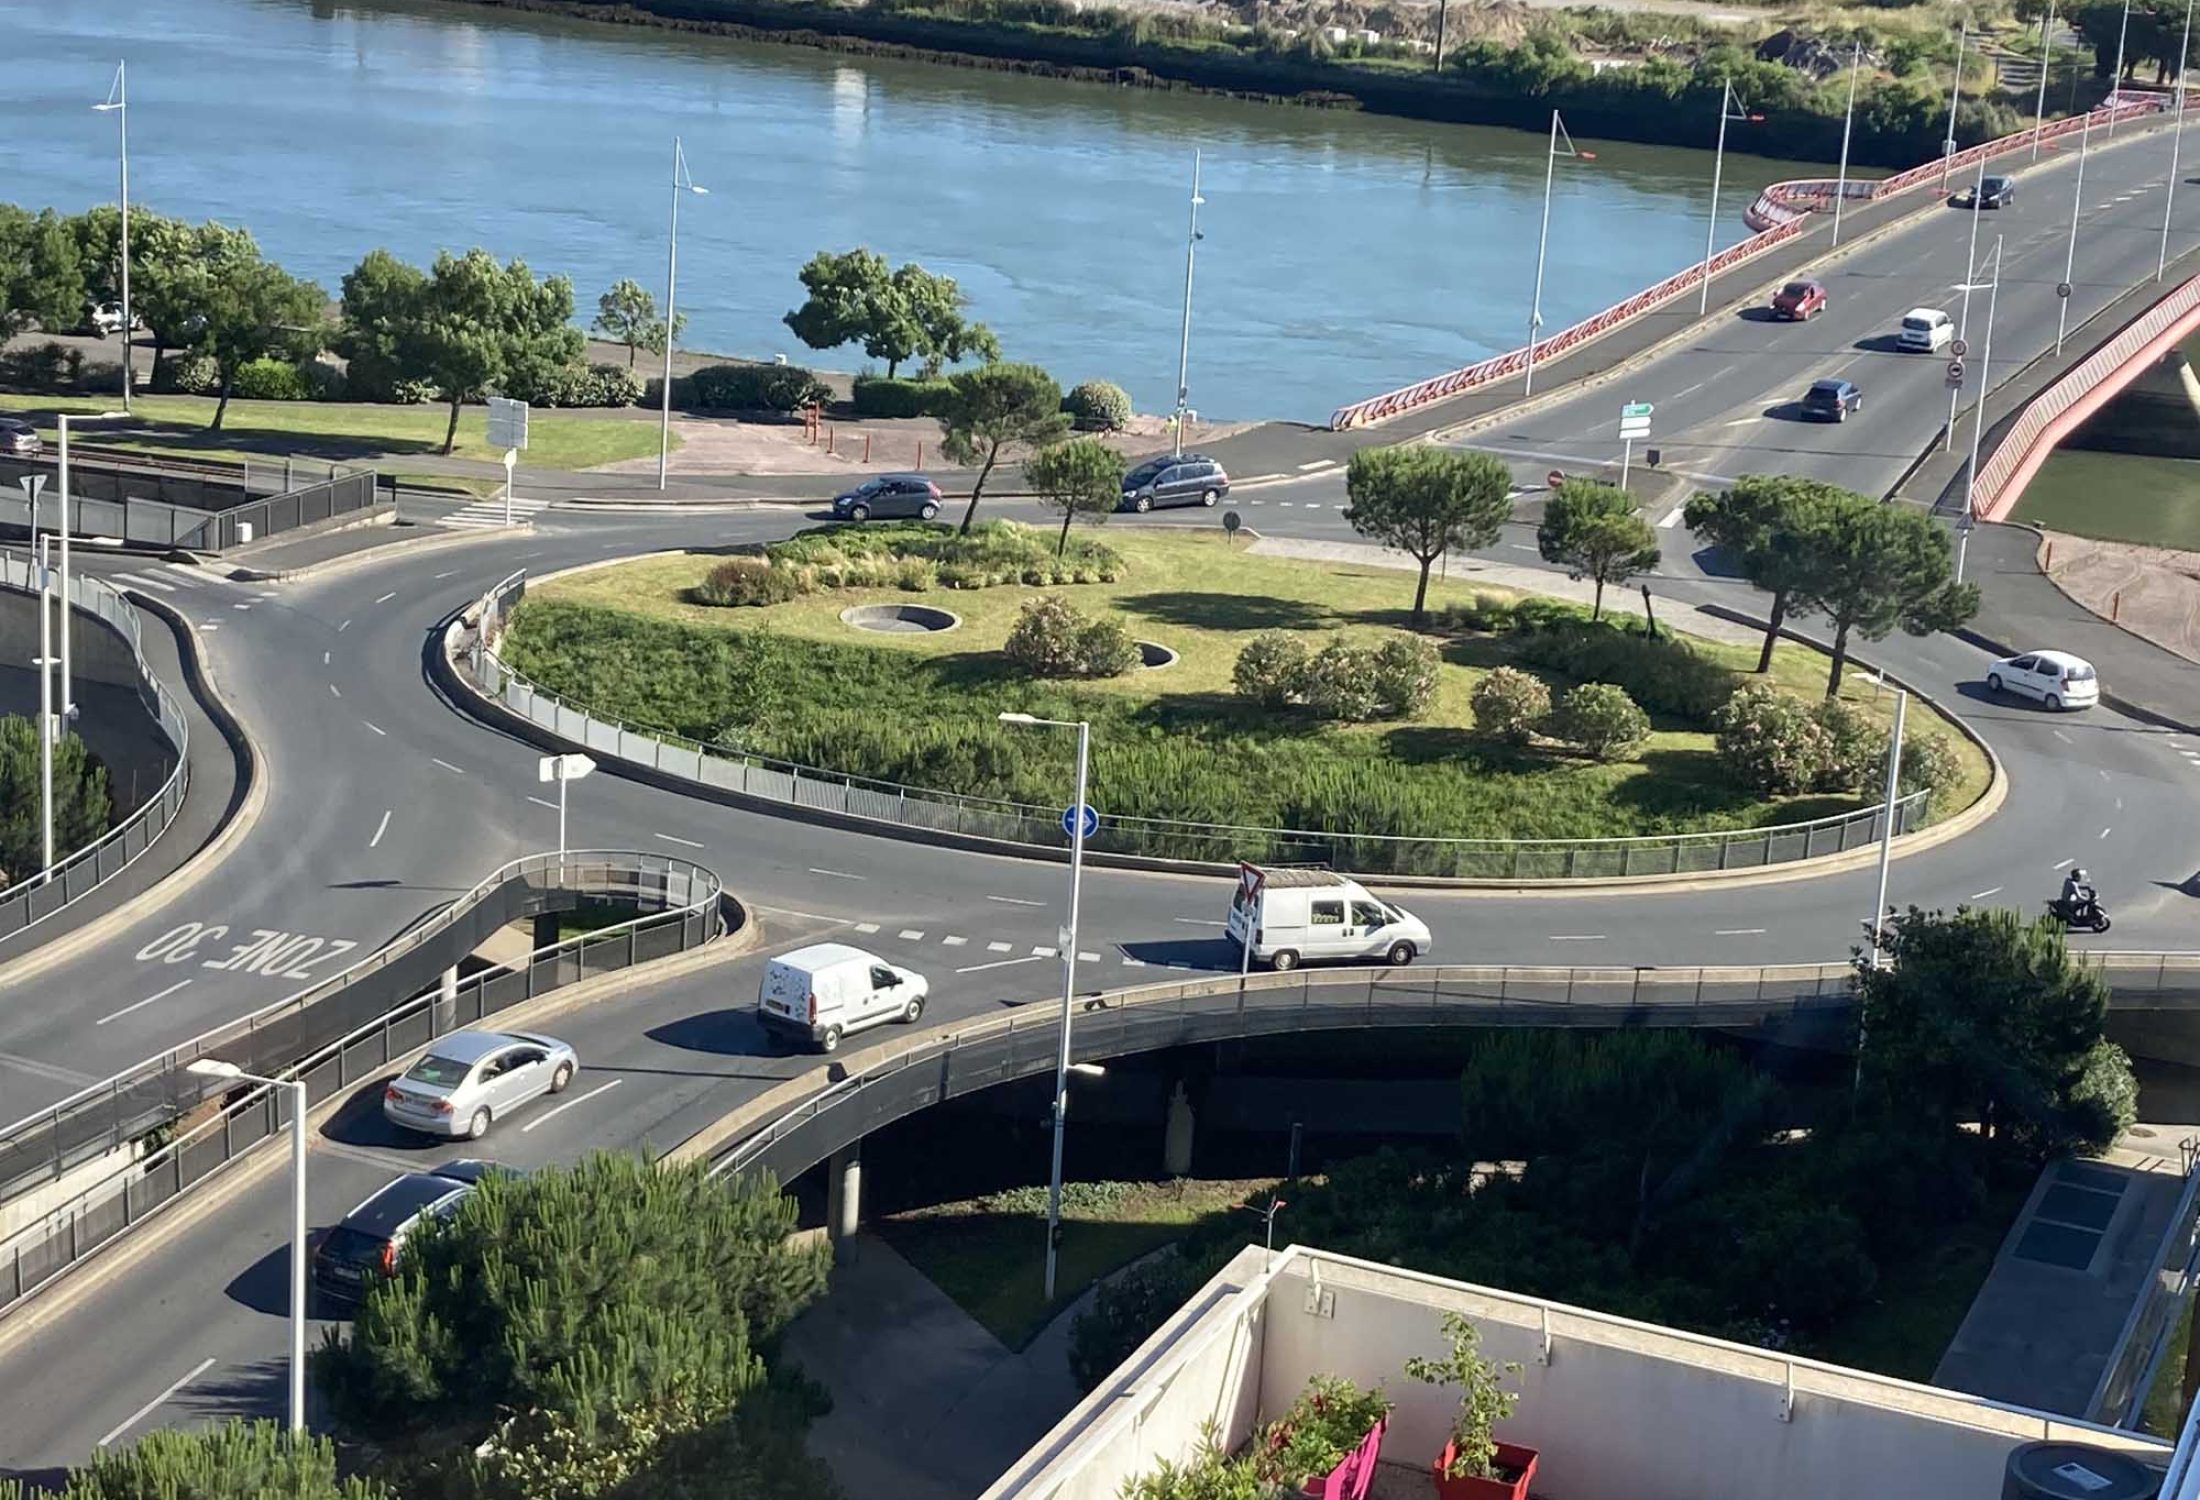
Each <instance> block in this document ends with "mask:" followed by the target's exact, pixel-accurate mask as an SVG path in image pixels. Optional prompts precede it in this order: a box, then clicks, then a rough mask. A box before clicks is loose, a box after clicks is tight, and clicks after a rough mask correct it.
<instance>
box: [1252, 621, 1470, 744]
mask: <svg viewBox="0 0 2200 1500" xmlns="http://www.w3.org/2000/svg"><path fill="white" fill-rule="evenodd" d="M1437 665H1438V658H1437V654H1436V647H1435V646H1434V645H1432V644H1431V643H1430V642H1428V641H1426V640H1423V639H1422V638H1421V637H1419V636H1411V635H1394V636H1391V637H1389V638H1388V639H1387V640H1384V641H1383V642H1382V643H1381V644H1379V645H1375V646H1354V645H1351V644H1349V643H1348V642H1345V641H1341V640H1338V641H1331V642H1330V643H1329V644H1328V645H1326V646H1324V647H1322V649H1321V650H1319V651H1313V650H1310V649H1309V647H1308V646H1307V645H1306V643H1305V642H1304V641H1303V640H1302V639H1301V638H1300V637H1299V636H1297V635H1295V634H1293V633H1291V632H1290V631H1284V630H1266V631H1262V632H1261V633H1260V634H1259V635H1256V636H1254V637H1253V638H1252V639H1251V640H1250V641H1247V642H1246V643H1245V646H1244V647H1243V649H1241V650H1240V651H1239V652H1238V658H1237V661H1236V663H1235V664H1234V665H1233V666H1232V667H1231V669H1230V680H1231V682H1232V683H1233V684H1234V685H1235V687H1236V688H1237V691H1238V693H1239V695H1240V696H1242V697H1245V698H1250V699H1251V700H1252V701H1253V702H1255V703H1258V704H1259V705H1260V706H1261V707H1263V708H1269V709H1277V708H1287V707H1290V706H1291V705H1293V704H1298V705H1301V706H1303V707H1304V708H1305V709H1306V710H1307V711H1308V712H1309V713H1311V714H1312V715H1313V716H1314V717H1315V718H1317V719H1331V720H1339V721H1343V722H1346V723H1364V722H1366V721H1367V720H1370V719H1410V718H1412V717H1413V716H1414V715H1415V714H1418V713H1420V712H1421V710H1422V709H1424V708H1426V707H1428V703H1429V699H1430V698H1432V697H1434V696H1435V693H1436V669H1437Z"/></svg>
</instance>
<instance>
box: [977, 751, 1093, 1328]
mask: <svg viewBox="0 0 2200 1500" xmlns="http://www.w3.org/2000/svg"><path fill="white" fill-rule="evenodd" d="M999 717H1000V722H1002V723H1003V724H1023V725H1029V726H1036V727H1040V728H1046V729H1074V730H1076V731H1077V800H1076V801H1074V802H1072V803H1071V804H1070V810H1071V813H1072V816H1071V817H1070V818H1069V820H1068V821H1069V825H1070V830H1069V923H1068V925H1067V926H1066V927H1064V928H1063V929H1062V931H1063V947H1062V1029H1061V1034H1060V1037H1059V1040H1058V1041H1057V1044H1056V1047H1055V1054H1054V1164H1053V1166H1052V1168H1051V1169H1050V1170H1049V1173H1048V1177H1047V1263H1046V1299H1047V1301H1049V1302H1052V1301H1053V1300H1054V1262H1055V1256H1056V1253H1057V1251H1058V1249H1059V1246H1058V1243H1057V1242H1058V1241H1059V1240H1060V1239H1061V1237H1062V1133H1063V1127H1064V1124H1065V1122H1066V1120H1067V1118H1068V1114H1069V1075H1070V1061H1069V1029H1070V1014H1071V1012H1070V1007H1071V1004H1072V997H1073V996H1074V995H1075V994H1076V990H1077V905H1078V896H1079V894H1080V891H1081V888H1082V886H1083V884H1084V877H1085V775H1086V770H1087V767H1088V765H1089V763H1090V758H1091V750H1092V725H1091V724H1089V723H1087V722H1086V721H1084V720H1082V719H1079V720H1076V721H1074V722H1072V721H1070V720H1067V719H1041V718H1035V717H1033V716H1032V715H1030V714H1016V713H1006V714H1002V715H1000V716H999Z"/></svg>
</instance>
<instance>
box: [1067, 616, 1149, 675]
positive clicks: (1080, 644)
mask: <svg viewBox="0 0 2200 1500" xmlns="http://www.w3.org/2000/svg"><path fill="white" fill-rule="evenodd" d="M1138 661H1139V657H1138V642H1136V641H1134V640H1132V639H1131V633H1130V632H1129V631H1128V630H1125V629H1124V628H1123V626H1122V623H1121V622H1120V621H1118V620H1112V619H1099V620H1093V621H1091V622H1089V623H1088V624H1087V625H1086V626H1085V628H1084V629H1082V630H1080V631H1079V632H1077V675H1078V676H1080V677H1120V676H1122V675H1123V674H1124V673H1125V672H1128V671H1129V670H1130V669H1131V668H1133V667H1135V666H1137V665H1138Z"/></svg>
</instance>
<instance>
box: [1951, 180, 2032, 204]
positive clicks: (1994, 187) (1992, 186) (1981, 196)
mask: <svg viewBox="0 0 2200 1500" xmlns="http://www.w3.org/2000/svg"><path fill="white" fill-rule="evenodd" d="M2016 198H2017V179H2016V178H2014V177H1989V178H1987V179H1986V180H1985V181H1984V182H1981V183H1980V184H1979V185H1978V186H1976V187H1967V188H1965V189H1964V190H1963V191H1962V192H1960V193H1958V194H1956V195H1955V197H1953V198H1951V199H1950V200H1949V202H1951V203H1952V204H1954V205H1955V206H1956V207H1957V208H2007V207H2008V206H2009V205H2010V204H2012V203H2014V202H2015V201H2016Z"/></svg>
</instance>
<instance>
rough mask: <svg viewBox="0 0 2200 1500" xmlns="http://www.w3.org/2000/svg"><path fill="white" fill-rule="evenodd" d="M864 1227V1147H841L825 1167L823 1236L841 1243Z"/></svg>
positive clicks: (859, 1144) (858, 1145)
mask: <svg viewBox="0 0 2200 1500" xmlns="http://www.w3.org/2000/svg"><path fill="white" fill-rule="evenodd" d="M862 1224H863V1143H862V1142H860V1141H858V1142H857V1143H856V1144H854V1145H852V1146H843V1147H841V1148H840V1149H839V1150H838V1151H835V1152H834V1153H833V1154H832V1155H831V1157H829V1158H828V1159H827V1160H826V1163H825V1234H826V1236H827V1238H829V1239H835V1240H844V1239H847V1238H848V1237H849V1236H850V1235H852V1234H854V1233H855V1232H856V1231H857V1230H858V1229H859V1228H861V1227H862Z"/></svg>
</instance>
